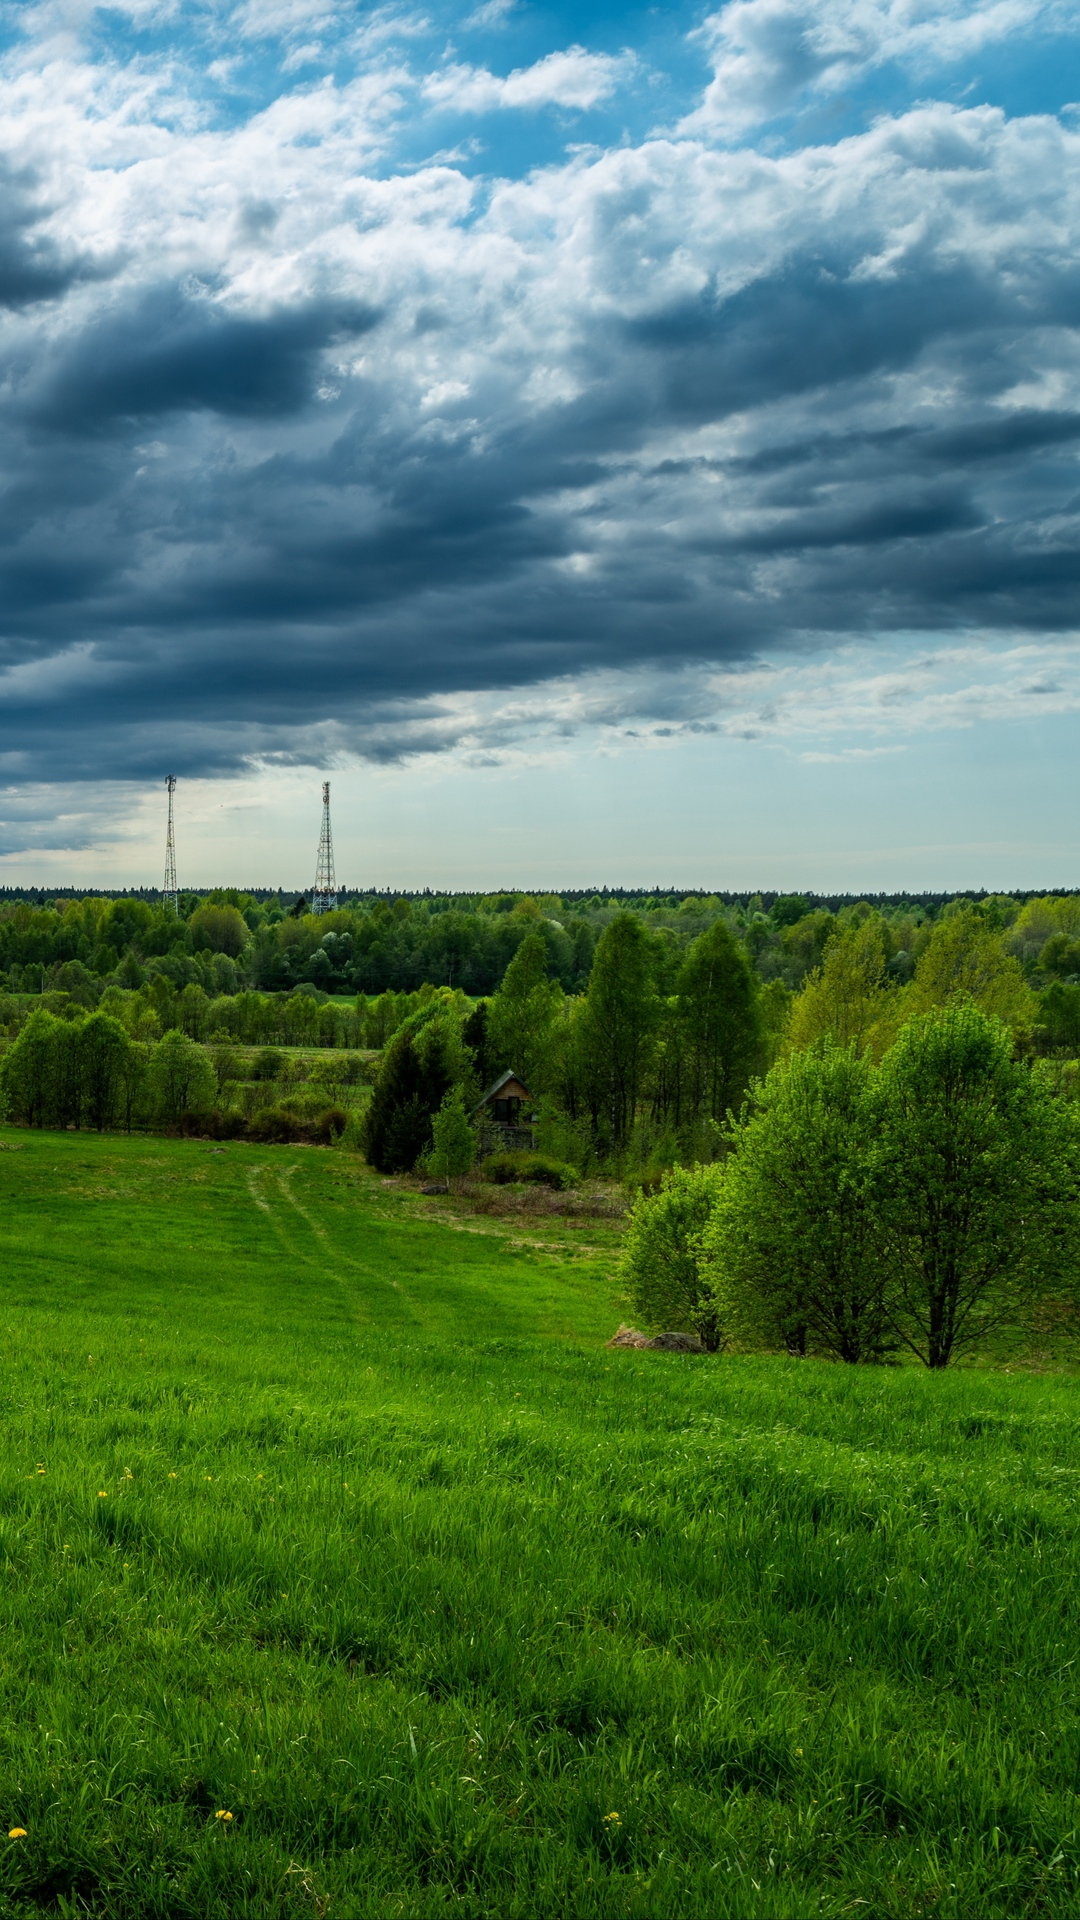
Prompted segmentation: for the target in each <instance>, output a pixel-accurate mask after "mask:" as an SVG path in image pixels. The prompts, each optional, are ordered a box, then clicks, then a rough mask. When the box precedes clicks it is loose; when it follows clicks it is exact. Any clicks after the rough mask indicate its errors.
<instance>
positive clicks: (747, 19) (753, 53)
mask: <svg viewBox="0 0 1080 1920" xmlns="http://www.w3.org/2000/svg"><path fill="white" fill-rule="evenodd" d="M1063 18H1064V15H1063V13H1062V9H1061V8H1060V6H1059V5H1058V4H1057V0H989V4H975V5H972V4H971V0H951V3H950V0H938V3H937V4H936V5H935V4H930V5H924V4H920V0H828V4H827V5H819V4H815V0H732V4H731V5H729V6H726V7H724V8H723V10H722V11H721V12H719V13H714V14H711V15H710V16H709V17H708V19H707V20H706V21H705V23H704V25H703V26H702V27H701V28H700V29H699V30H698V37H699V38H700V39H701V40H703V41H704V43H705V44H706V46H707V47H708V49H709V52H710V54H711V57H712V60H713V79H712V82H711V84H710V86H709V88H708V90H707V92H706V94H705V97H704V99H703V101H702V103H701V106H700V107H699V108H698V109H697V110H696V111H695V112H694V113H693V114H691V115H690V116H689V117H688V118H687V119H686V120H684V121H683V123H682V131H683V132H709V133H715V134H718V135H720V136H722V137H726V138H737V137H738V136H740V135H742V134H743V133H745V132H746V131H747V130H749V129H750V128H752V127H755V126H758V125H760V124H761V123H762V122H763V121H766V120H768V119H770V118H772V117H773V116H774V115H776V114H781V113H785V112H787V111H788V110H789V109H790V108H792V107H793V106H795V105H796V104H797V103H798V101H799V99H800V98H801V97H802V96H803V95H805V94H807V93H810V94H826V93H834V92H838V91H840V90H842V89H843V88H845V87H849V86H851V85H852V84H853V82H855V81H856V80H858V79H859V78H860V77H861V76H862V75H863V74H864V73H866V72H868V71H870V70H871V69H872V68H875V67H881V66H883V65H884V64H885V63H886V62H889V61H896V62H898V63H900V64H902V65H903V66H905V67H908V68H911V69H913V70H914V71H915V72H916V73H918V74H920V75H925V74H926V73H928V72H930V71H932V70H933V68H935V67H937V66H941V65H943V64H948V63H952V62H955V61H958V60H962V59H971V58H973V57H974V56H975V55H976V54H977V53H978V52H979V51H980V49H981V48H983V47H985V46H988V45H991V44H993V43H994V42H1001V41H1004V40H1007V39H1009V38H1010V37H1012V36H1015V35H1019V34H1021V33H1022V32H1023V31H1024V30H1025V29H1029V28H1030V27H1031V26H1032V25H1033V24H1035V23H1039V24H1041V25H1043V26H1046V27H1052V26H1054V25H1055V24H1060V23H1061V21H1062V20H1063Z"/></svg>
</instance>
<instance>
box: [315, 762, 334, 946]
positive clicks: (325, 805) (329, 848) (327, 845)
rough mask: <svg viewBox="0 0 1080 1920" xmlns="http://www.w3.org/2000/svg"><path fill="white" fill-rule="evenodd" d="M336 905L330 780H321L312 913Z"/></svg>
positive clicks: (326, 909) (322, 911)
mask: <svg viewBox="0 0 1080 1920" xmlns="http://www.w3.org/2000/svg"><path fill="white" fill-rule="evenodd" d="M336 906H337V881H336V880H335V878H334V837H333V834H332V833H331V831H330V782H329V780H324V781H323V790H322V833H321V834H320V835H319V857H318V859H317V861H316V862H315V885H314V886H313V887H312V889H311V911H312V913H331V912H332V911H333V909H334V908H335V907H336Z"/></svg>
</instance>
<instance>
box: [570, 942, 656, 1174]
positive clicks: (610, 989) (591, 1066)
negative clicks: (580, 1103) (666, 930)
mask: <svg viewBox="0 0 1080 1920" xmlns="http://www.w3.org/2000/svg"><path fill="white" fill-rule="evenodd" d="M659 1019H660V999H659V996H658V994H657V991H656V985H655V980H654V973H653V954H652V942H651V939H650V936H649V934H648V933H647V932H646V930H645V928H644V927H643V926H642V924H641V922H640V920H638V919H637V918H636V917H635V916H634V915H633V914H632V913H617V914H616V915H615V918H614V920H612V922H611V924H610V926H608V927H606V928H605V930H604V932H603V934H602V935H601V937H600V940H599V942H598V943H597V948H596V953H595V955H594V957H593V965H592V972H591V973H590V975H589V990H588V993H587V995H586V998H585V1005H584V1009H583V1011H582V1016H581V1019H580V1020H579V1022H578V1023H577V1041H578V1049H579V1058H578V1063H577V1078H578V1081H579V1085H580V1087H581V1090H582V1094H583V1098H584V1100H585V1102H586V1103H587V1106H588V1109H589V1111H590V1113H591V1115H592V1120H593V1127H594V1130H595V1132H596V1134H597V1136H598V1140H599V1143H600V1145H601V1147H602V1148H604V1147H606V1148H608V1149H610V1150H611V1151H612V1152H615V1153H619V1152H621V1150H622V1149H623V1147H624V1146H625V1145H626V1141H627V1139H628V1137H629V1133H630V1129H631V1127H632V1125H633V1122H634V1117H635V1114H636V1112H637V1107H638V1102H639V1100H640V1098H641V1096H642V1093H643V1091H644V1087H645V1084H646V1077H647V1074H648V1070H649V1067H650V1065H651V1062H652V1058H653V1053H654V1050H655V1045H656V1034H657V1027H658V1025H659Z"/></svg>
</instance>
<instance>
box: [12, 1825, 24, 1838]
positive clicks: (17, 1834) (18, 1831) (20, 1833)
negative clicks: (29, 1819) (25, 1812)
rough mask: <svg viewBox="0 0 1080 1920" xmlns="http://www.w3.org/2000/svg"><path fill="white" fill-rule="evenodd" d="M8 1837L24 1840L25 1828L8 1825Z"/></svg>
mask: <svg viewBox="0 0 1080 1920" xmlns="http://www.w3.org/2000/svg"><path fill="white" fill-rule="evenodd" d="M8 1839H9V1840H25V1839H26V1828H25V1827H9V1828H8Z"/></svg>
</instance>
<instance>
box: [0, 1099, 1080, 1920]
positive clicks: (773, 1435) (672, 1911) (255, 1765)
mask: <svg viewBox="0 0 1080 1920" xmlns="http://www.w3.org/2000/svg"><path fill="white" fill-rule="evenodd" d="M616 1235H617V1229H616V1227H615V1226H614V1225H613V1224H611V1223H607V1222H601V1221H596V1222H592V1221H585V1222H582V1221H580V1220H573V1221H570V1220H560V1219H558V1218H553V1219H551V1220H550V1221H538V1220H534V1219H531V1218H530V1219H528V1220H527V1221H524V1220H517V1221H509V1220H499V1219H497V1218H489V1217H484V1218H478V1217H477V1218H469V1217H464V1216H459V1217H455V1215H454V1209H453V1206H452V1205H451V1204H449V1203H440V1202H438V1201H436V1202H434V1203H433V1202H431V1201H427V1200H423V1199H421V1198H420V1197H419V1196H417V1195H414V1194H409V1193H405V1192H403V1191H401V1190H399V1189H398V1188H397V1187H395V1186H393V1185H391V1184H387V1183H385V1182H381V1181H380V1180H379V1179H378V1178H376V1177H375V1176H373V1175H372V1174H371V1173H370V1172H368V1171H367V1170H366V1169H365V1168H364V1167H363V1166H362V1165H361V1164H360V1163H359V1162H358V1161H357V1159H356V1157H355V1155H352V1154H350V1153H348V1152H346V1151H342V1150H339V1151H323V1150H318V1149H313V1148H302V1147H275V1148H261V1149H260V1148H257V1147H255V1146H252V1145H239V1144H229V1145H228V1146H226V1147H217V1148H214V1147H211V1146H210V1145H209V1144H208V1143H207V1142H205V1141H195V1140H191V1141H183V1140H180V1141H172V1140H163V1139H145V1138H113V1137H88V1136H86V1135H74V1134H68V1135H49V1134H41V1133H28V1132H22V1131H16V1130H14V1129H10V1128H9V1129H0V1274H2V1326H3V1374H2V1380H0V1409H2V1419H3V1432H4V1442H5V1444H4V1448H3V1454H2V1456H0V1563H2V1569H3V1577H2V1580H0V1645H2V1648H3V1660H2V1662H0V1695H2V1697H0V1836H2V1835H6V1834H7V1833H8V1832H9V1830H11V1829H16V1830H21V1831H17V1832H16V1836H15V1837H14V1838H12V1839H6V1838H3V1837H0V1913H3V1914H17V1915H23V1914H26V1913H30V1912H35V1911H38V1912H40V1911H44V1912H50V1913H56V1914H61V1915H86V1914H92V1915H99V1916H117V1920H121V1917H123V1920H127V1917H128V1916H131V1917H132V1920H134V1917H135V1916H150V1915H153V1916H162V1920H164V1917H165V1916H169V1920H173V1916H190V1917H191V1920H214V1917H220V1920H225V1916H228V1917H229V1920H233V1917H234V1916H243V1917H245V1920H246V1917H248V1916H250V1920H277V1917H278V1916H280V1917H281V1920H285V1917H286V1916H287V1917H288V1920H294V1917H295V1920H300V1916H340V1920H366V1917H367V1916H372V1917H375V1916H378V1917H379V1920H382V1917H383V1916H386V1917H387V1920H394V1917H395V1916H399V1917H400V1920H407V1917H408V1916H413V1915H415V1916H420V1917H421V1920H424V1917H426V1916H444V1915H461V1916H468V1917H469V1920H473V1917H476V1920H479V1917H480V1916H488V1915H490V1916H493V1917H494V1916H499V1917H500V1920H501V1917H502V1916H507V1917H508V1920H512V1917H514V1916H520V1917H521V1920H526V1917H528V1920H533V1917H534V1916H535V1917H536V1920H545V1917H547V1916H550V1917H551V1920H561V1917H562V1916H566V1915H570V1914H573V1915H575V1916H581V1920H594V1917H595V1920H608V1917H612V1920H614V1917H615V1916H619V1917H620V1920H621V1917H622V1916H627V1920H634V1917H637V1916H641V1917H642V1920H645V1917H651V1916H656V1920H662V1917H664V1920H666V1917H667V1916H695V1917H696V1916H701V1917H702V1920H706V1917H708V1920H714V1917H715V1920H724V1917H725V1916H731V1920H736V1917H737V1920H743V1917H744V1916H751V1917H752V1920H758V1917H759V1916H760V1917H761V1920H765V1917H766V1916H767V1917H768V1920H808V1917H809V1916H819V1915H820V1916H841V1915H858V1914H861V1913H865V1914H867V1915H868V1916H874V1920H878V1917H883V1920H889V1917H891V1916H894V1917H895V1920H911V1917H912V1916H942V1920H944V1917H945V1916H950V1917H953V1916H955V1917H957V1920H960V1917H964V1920H966V1917H967V1916H973V1915H979V1916H987V1917H990V1916H997V1915H1000V1916H1005V1915H1009V1916H1010V1920H1015V1917H1016V1916H1028V1915H1030V1916H1036V1915H1037V1916H1039V1917H1040V1920H1042V1917H1043V1916H1054V1915H1061V1916H1065V1915H1069V1916H1072V1915H1074V1914H1075V1913H1076V1911H1077V1909H1078V1902H1080V1797H1078V1796H1080V1710H1078V1703H1077V1660H1078V1655H1080V1618H1078V1609H1077V1602H1076V1597H1075V1596H1076V1587H1077V1575H1078V1572H1080V1549H1078V1539H1080V1528H1078V1515H1077V1494H1078V1490H1080V1430H1078V1421H1077V1410H1078V1409H1077V1398H1078V1389H1077V1385H1076V1382H1075V1380H1074V1379H1073V1377H1071V1375H1070V1374H1069V1373H1067V1372H1062V1373H1043V1374H1038V1373H1034V1372H1017V1373H1013V1374H1007V1373H1005V1372H1002V1371H993V1370H990V1369H977V1368H973V1369H970V1370H965V1371H960V1372H956V1373H951V1374H948V1375H944V1376H942V1375H938V1376H930V1375H927V1374H925V1373H924V1372H922V1371H921V1370H920V1369H916V1368H914V1367H910V1368H897V1369H870V1368H867V1369H855V1368H841V1367H838V1366H829V1365H827V1364H825V1363H817V1362H809V1361H803V1362H796V1361H785V1360H763V1359H749V1358H730V1359H724V1358H720V1359H711V1358H705V1357H702V1358H698V1357H693V1356H681V1355H667V1354H662V1353H651V1352H644V1353H639V1352H633V1351H629V1352H627V1351H617V1352H611V1351H607V1350H606V1349H605V1347H604V1341H605V1339H606V1338H607V1336H608V1335H609V1334H610V1333H611V1332H612V1331H613V1329H614V1327H615V1325H616V1323H617V1322H618V1320H619V1319H620V1318H621V1317H623V1311H624V1303H623V1302H622V1301H621V1300H620V1298H619V1288H618V1281H617V1277H616V1270H615V1254H616Z"/></svg>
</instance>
